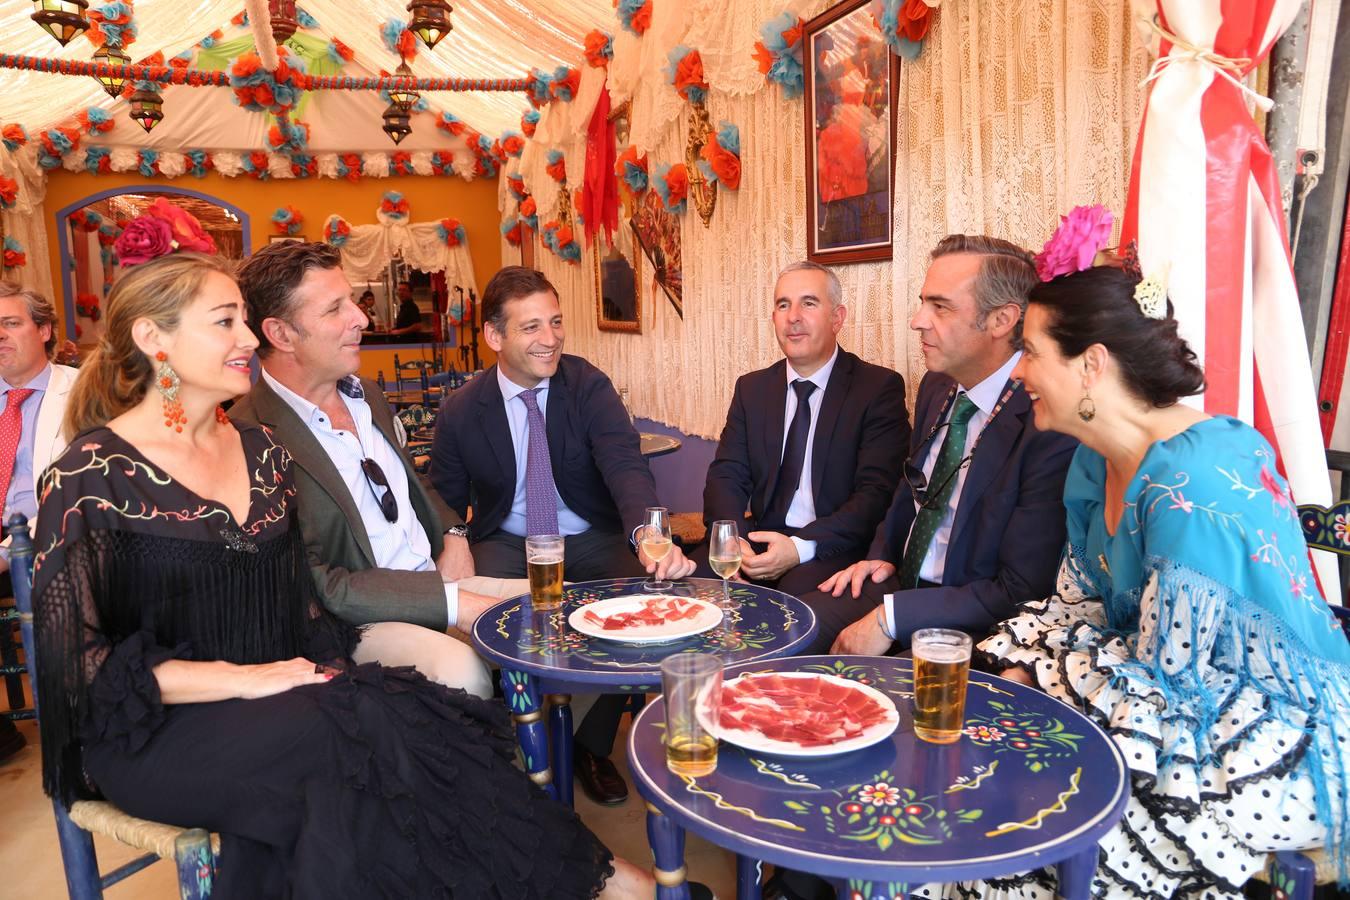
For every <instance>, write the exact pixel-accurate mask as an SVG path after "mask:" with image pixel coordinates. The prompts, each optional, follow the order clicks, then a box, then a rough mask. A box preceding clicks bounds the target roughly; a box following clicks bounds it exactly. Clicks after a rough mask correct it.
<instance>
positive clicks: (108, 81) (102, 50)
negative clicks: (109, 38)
mask: <svg viewBox="0 0 1350 900" xmlns="http://www.w3.org/2000/svg"><path fill="white" fill-rule="evenodd" d="M94 62H96V63H104V64H106V65H109V66H129V65H131V57H130V56H128V55H127V52H126V51H125V50H123V49H122V48H121V47H114V46H113V45H112V44H104V45H103V46H102V47H99V48H98V49H97V50H95V51H94ZM94 77H95V78H97V79H98V83H99V84H101V85H103V90H105V91H107V92H108V96H109V97H112V98H114V99H116V98H117V97H120V96H121V95H122V85H123V84H124V83H126V80H127V79H126V76H124V75H115V74H112V73H111V72H110V73H108V74H107V75H95V76H94Z"/></svg>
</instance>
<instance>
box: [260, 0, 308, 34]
mask: <svg viewBox="0 0 1350 900" xmlns="http://www.w3.org/2000/svg"><path fill="white" fill-rule="evenodd" d="M267 11H268V12H269V13H271V16H272V39H273V40H275V41H276V42H277V43H278V44H284V43H286V41H288V40H290V37H291V35H293V34H295V30H296V29H297V28H299V27H300V20H299V18H298V17H297V16H296V14H295V0H267Z"/></svg>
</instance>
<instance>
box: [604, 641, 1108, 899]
mask: <svg viewBox="0 0 1350 900" xmlns="http://www.w3.org/2000/svg"><path fill="white" fill-rule="evenodd" d="M769 671H775V672H789V671H808V672H820V673H829V674H834V675H838V676H841V677H844V678H850V679H853V680H855V681H860V682H862V683H864V684H870V685H871V686H872V687H874V688H876V689H877V690H880V691H882V692H883V693H885V694H887V695H888V696H890V697H891V698H892V699H893V700H894V701H895V705H896V707H897V709H899V711H900V725H899V727H898V728H897V729H896V731H895V733H894V734H893V735H892V736H891V737H890V738H889V739H888V740H885V741H882V742H880V743H879V744H875V745H873V746H872V747H868V748H865V749H863V750H855V751H853V752H851V753H846V754H842V755H840V756H834V757H823V758H817V759H800V758H792V757H784V756H777V757H775V756H769V755H765V754H756V753H751V752H748V751H745V750H741V749H739V748H737V747H734V746H732V745H730V744H727V743H726V742H725V741H724V742H722V745H721V748H720V750H719V758H718V763H717V769H716V771H714V772H713V773H712V774H711V775H707V776H704V777H701V778H690V777H687V776H678V775H674V774H672V773H671V772H670V770H669V769H667V768H666V761H665V749H664V747H663V745H662V743H661V738H662V734H663V731H664V727H665V708H664V703H663V702H662V701H660V700H657V701H655V702H653V703H652V704H650V705H648V706H647V708H646V709H645V710H643V712H642V714H641V715H639V716H638V718H637V720H636V721H635V722H634V723H633V727H632V730H631V731H630V732H629V735H628V764H629V767H630V768H631V770H632V773H633V778H634V780H635V782H636V784H637V789H638V791H639V793H641V794H642V796H643V797H644V798H645V799H646V800H647V810H648V814H647V835H648V838H649V839H650V841H651V844H652V850H653V852H654V853H655V856H656V869H657V875H658V882H659V883H660V884H661V885H662V886H661V887H659V888H658V890H657V897H658V898H660V900H686V898H688V896H689V894H688V886H687V885H685V884H684V832H685V830H686V829H687V830H689V831H692V832H694V833H695V834H698V835H700V836H702V837H704V838H706V839H707V840H709V841H711V842H712V843H714V844H716V845H718V846H720V847H725V848H727V849H729V850H732V851H734V852H735V853H736V854H737V889H738V895H739V897H740V898H741V900H758V898H759V896H760V888H759V875H760V871H759V869H760V863H761V862H772V863H774V864H775V865H781V866H786V867H788V868H793V869H798V870H801V871H805V872H812V873H815V874H817V875H820V876H822V877H825V878H829V879H831V880H833V881H834V882H835V883H836V884H837V885H838V886H839V897H840V898H849V900H882V898H884V900H893V898H897V897H904V896H905V895H906V894H907V893H908V885H918V884H923V883H927V882H950V881H960V880H966V879H973V878H989V877H996V876H1007V875H1012V874H1014V873H1018V872H1025V871H1027V870H1030V869H1035V868H1039V867H1041V866H1047V865H1057V866H1058V867H1059V885H1060V889H1059V892H1060V895H1061V896H1063V897H1065V898H1067V900H1085V898H1086V897H1087V896H1088V890H1089V885H1090V883H1091V881H1092V875H1093V872H1094V871H1095V870H1096V865H1097V841H1098V840H1099V839H1100V838H1101V836H1102V835H1103V834H1104V833H1106V832H1107V831H1108V830H1110V828H1111V827H1112V826H1113V825H1114V824H1115V823H1116V821H1117V820H1118V819H1119V818H1120V816H1121V814H1122V813H1123V812H1124V809H1125V801H1126V799H1127V797H1128V794H1129V781H1128V779H1127V778H1126V768H1125V761H1124V760H1123V759H1122V758H1121V755H1120V752H1119V751H1118V750H1117V749H1116V746H1115V744H1114V742H1113V741H1112V740H1111V739H1110V738H1109V737H1107V736H1106V734H1105V733H1104V732H1102V731H1101V729H1099V728H1098V727H1097V726H1096V725H1094V724H1093V723H1092V722H1090V721H1088V719H1086V718H1085V717H1084V716H1082V715H1080V714H1079V713H1078V712H1077V711H1075V710H1074V709H1071V708H1070V707H1068V706H1066V705H1065V704H1063V703H1060V702H1059V701H1058V700H1055V699H1053V698H1051V697H1049V696H1047V695H1045V694H1042V693H1041V692H1039V691H1037V690H1034V689H1032V688H1029V687H1024V686H1023V685H1020V684H1016V683H1014V682H1011V681H1007V680H1005V679H1002V678H997V677H995V676H992V675H985V674H982V673H979V672H972V673H971V676H970V687H969V688H968V690H967V694H966V727H965V733H964V735H963V736H962V737H961V739H960V740H959V741H957V742H956V743H954V744H947V745H938V744H929V743H925V742H924V741H921V740H919V739H918V738H916V737H915V736H914V720H913V715H912V710H911V704H912V699H913V668H912V664H911V662H910V661H909V660H907V659H891V658H882V657H869V656H799V657H796V658H794V659H781V660H774V661H772V662H768V663H752V664H750V665H743V666H736V667H734V668H729V669H728V670H727V673H726V677H727V678H728V679H729V678H732V677H735V676H736V675H738V674H741V673H744V672H769Z"/></svg>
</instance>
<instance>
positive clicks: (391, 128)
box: [380, 103, 412, 144]
mask: <svg viewBox="0 0 1350 900" xmlns="http://www.w3.org/2000/svg"><path fill="white" fill-rule="evenodd" d="M381 118H383V119H384V124H383V125H381V126H380V128H381V129H383V131H384V133H385V134H387V135H389V139H390V140H392V141H393V142H394V143H395V144H400V143H402V142H403V139H404V138H405V137H407V136H408V135H410V134H412V113H410V112H409V111H408V107H406V106H402V105H400V104H399V103H390V104H389V105H388V106H387V107H385V110H384V115H383V116H381Z"/></svg>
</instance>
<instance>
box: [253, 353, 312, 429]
mask: <svg viewBox="0 0 1350 900" xmlns="http://www.w3.org/2000/svg"><path fill="white" fill-rule="evenodd" d="M258 372H259V373H260V374H261V375H262V379H263V381H265V382H267V386H268V387H270V388H271V389H272V390H273V391H275V392H276V395H277V396H278V397H280V398H281V399H282V400H283V401H285V403H286V405H287V406H289V407H290V408H291V409H293V410H295V414H296V415H297V416H299V417H300V421H302V422H304V423H305V424H306V425H310V426H313V424H314V421H315V419H316V418H317V417H318V416H319V415H320V414H321V413H322V410H320V409H319V407H317V406H315V405H314V404H313V403H310V402H309V401H308V400H306V399H305V398H304V397H301V396H300V395H299V394H297V393H296V392H295V391H293V390H291V389H290V388H288V387H286V385H284V384H282V383H281V382H280V381H277V380H276V379H275V378H273V377H272V375H271V373H270V372H268V371H267V367H266V366H259V367H258Z"/></svg>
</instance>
